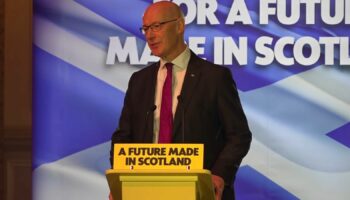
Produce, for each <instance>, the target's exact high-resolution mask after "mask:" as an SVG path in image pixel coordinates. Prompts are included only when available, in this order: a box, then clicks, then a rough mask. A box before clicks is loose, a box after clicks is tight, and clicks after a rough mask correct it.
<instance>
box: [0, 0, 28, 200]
mask: <svg viewBox="0 0 350 200" xmlns="http://www.w3.org/2000/svg"><path fill="white" fill-rule="evenodd" d="M32 7H33V6H32V0H3V1H2V0H1V1H0V27H1V29H0V38H1V40H0V62H1V64H0V111H1V116H0V123H1V127H0V128H1V130H0V181H1V182H0V199H4V200H16V199H21V200H27V199H32V195H31V193H32V192H31V156H32V144H31V140H32V106H31V105H32V13H33V12H32V10H33V8H32Z"/></svg>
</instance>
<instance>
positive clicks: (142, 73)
mask: <svg viewBox="0 0 350 200" xmlns="http://www.w3.org/2000/svg"><path fill="white" fill-rule="evenodd" d="M158 65H159V62H156V63H152V64H150V65H147V66H146V67H144V68H142V69H140V70H138V71H136V72H134V74H133V76H148V75H149V74H152V73H154V72H155V71H156V70H157V68H158Z"/></svg>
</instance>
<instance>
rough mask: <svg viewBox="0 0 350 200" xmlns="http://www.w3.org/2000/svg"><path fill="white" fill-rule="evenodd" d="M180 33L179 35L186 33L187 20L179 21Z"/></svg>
mask: <svg viewBox="0 0 350 200" xmlns="http://www.w3.org/2000/svg"><path fill="white" fill-rule="evenodd" d="M178 31H179V33H184V32H185V20H184V19H183V18H181V19H179V22H178Z"/></svg>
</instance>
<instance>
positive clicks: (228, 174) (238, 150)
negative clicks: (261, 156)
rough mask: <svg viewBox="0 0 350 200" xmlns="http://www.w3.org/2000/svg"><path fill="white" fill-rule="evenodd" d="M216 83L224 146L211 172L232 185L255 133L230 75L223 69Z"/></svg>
mask: <svg viewBox="0 0 350 200" xmlns="http://www.w3.org/2000/svg"><path fill="white" fill-rule="evenodd" d="M217 81H218V82H217V83H218V85H217V109H218V112H219V118H220V123H221V126H222V128H223V131H224V139H225V144H224V147H223V149H222V151H221V152H220V153H219V156H218V158H217V160H216V162H215V164H214V167H213V168H212V173H213V174H215V175H218V176H220V177H222V178H223V179H224V180H225V184H226V185H230V184H231V183H232V181H233V179H234V177H235V174H236V172H237V170H238V168H239V165H240V163H241V161H242V159H243V157H244V156H245V155H246V154H247V153H248V150H249V148H250V143H251V140H252V134H251V132H250V130H249V127H248V122H247V119H246V117H245V114H244V112H243V108H242V105H241V102H240V99H239V95H238V92H237V88H236V84H235V82H234V80H233V78H232V76H231V72H230V71H229V70H228V69H227V68H224V70H222V71H221V72H220V76H218V80H217Z"/></svg>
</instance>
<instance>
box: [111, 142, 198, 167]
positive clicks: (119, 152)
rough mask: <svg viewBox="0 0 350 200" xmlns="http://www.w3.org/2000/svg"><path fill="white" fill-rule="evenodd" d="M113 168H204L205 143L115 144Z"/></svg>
mask: <svg viewBox="0 0 350 200" xmlns="http://www.w3.org/2000/svg"><path fill="white" fill-rule="evenodd" d="M113 169H117V170H127V169H130V170H167V169H168V170H176V169H179V170H181V169H187V170H189V169H203V144H115V145H114V166H113Z"/></svg>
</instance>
